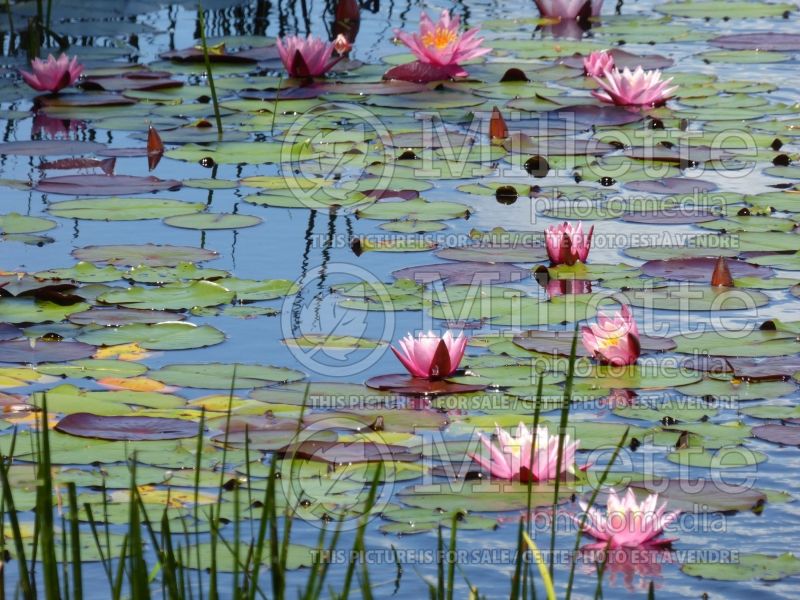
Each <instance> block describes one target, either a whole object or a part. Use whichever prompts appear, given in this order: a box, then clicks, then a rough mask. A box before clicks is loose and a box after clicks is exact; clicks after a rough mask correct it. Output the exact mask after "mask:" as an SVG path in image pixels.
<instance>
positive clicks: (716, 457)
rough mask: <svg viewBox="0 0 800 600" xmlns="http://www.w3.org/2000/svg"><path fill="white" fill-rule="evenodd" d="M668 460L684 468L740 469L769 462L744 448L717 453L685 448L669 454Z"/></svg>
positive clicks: (764, 455) (736, 447)
mask: <svg viewBox="0 0 800 600" xmlns="http://www.w3.org/2000/svg"><path fill="white" fill-rule="evenodd" d="M667 460H668V461H669V462H672V463H676V464H679V465H681V466H682V467H684V468H686V467H701V468H707V469H739V468H744V467H752V466H754V465H757V464H759V463H762V462H764V461H765V460H767V455H766V454H764V453H763V452H757V451H755V450H751V449H750V448H745V447H744V446H734V447H732V448H720V449H719V450H716V451H715V452H709V451H707V450H704V449H703V448H685V449H683V450H679V451H677V452H671V453H669V454H667Z"/></svg>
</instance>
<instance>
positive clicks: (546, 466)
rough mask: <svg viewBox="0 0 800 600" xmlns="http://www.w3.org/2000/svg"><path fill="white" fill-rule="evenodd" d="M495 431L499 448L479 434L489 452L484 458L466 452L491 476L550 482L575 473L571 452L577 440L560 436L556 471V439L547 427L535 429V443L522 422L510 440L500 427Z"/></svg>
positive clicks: (573, 457) (575, 446) (529, 431)
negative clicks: (559, 467)
mask: <svg viewBox="0 0 800 600" xmlns="http://www.w3.org/2000/svg"><path fill="white" fill-rule="evenodd" d="M495 432H496V434H497V441H498V446H499V447H498V446H495V445H494V444H492V442H491V440H489V439H488V438H486V437H485V436H484V435H483V434H481V433H479V434H478V437H479V438H480V440H481V443H482V444H483V447H484V449H485V450H486V451H487V452H488V453H489V456H488V457H485V456H482V455H481V454H475V453H472V452H471V453H469V457H470V458H471V459H472V460H474V461H475V462H476V463H478V464H479V465H480V466H481V467H483V468H484V469H486V470H487V471H489V473H490V474H491V475H492V476H493V477H498V478H500V479H508V480H512V479H515V480H519V481H521V482H528V481H531V480H532V481H551V480H553V479H556V478H557V477H559V476H560V475H561V474H562V473H570V474H572V473H574V472H575V451H576V450H577V449H578V446H579V445H580V441H579V440H575V441H574V442H570V441H569V436H568V435H565V436H564V450H563V453H562V455H561V471H560V472H556V468H557V466H558V464H557V463H558V439H559V436H557V435H553V436H551V435H549V432H548V430H547V427H537V428H536V439H535V440H534V436H533V433H532V432H531V430H529V429H528V428H527V427H526V426H525V424H524V423H520V424H519V425H517V431H516V435H515V436H513V437H512V436H511V435H510V434H509V433H508V432H507V431H506V430H505V429H501V428H500V427H496V429H495Z"/></svg>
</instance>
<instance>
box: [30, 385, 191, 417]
mask: <svg viewBox="0 0 800 600" xmlns="http://www.w3.org/2000/svg"><path fill="white" fill-rule="evenodd" d="M45 397H46V398H47V410H48V411H50V412H53V413H64V414H71V413H79V412H91V413H92V414H95V415H103V416H112V415H126V414H130V413H131V411H132V410H133V407H134V406H140V407H145V408H178V407H180V406H183V405H184V404H185V403H186V401H185V400H184V399H183V398H180V397H179V396H174V395H172V394H161V393H158V392H132V391H128V390H122V391H111V392H96V391H92V390H84V389H81V388H78V387H75V386H74V385H69V384H64V385H60V386H58V387H55V388H52V389H50V390H47V391H46V392H37V393H35V394H33V395H32V396H31V403H32V404H34V405H36V406H39V407H41V406H43V402H44V398H45Z"/></svg>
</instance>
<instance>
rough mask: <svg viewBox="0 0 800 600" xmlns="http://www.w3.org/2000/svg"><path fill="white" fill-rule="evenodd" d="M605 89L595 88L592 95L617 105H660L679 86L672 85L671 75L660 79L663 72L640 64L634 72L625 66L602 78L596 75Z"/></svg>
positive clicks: (607, 73)
mask: <svg viewBox="0 0 800 600" xmlns="http://www.w3.org/2000/svg"><path fill="white" fill-rule="evenodd" d="M594 80H595V81H596V82H597V83H598V84H600V87H601V88H602V89H600V90H595V91H593V92H592V95H593V96H594V97H595V98H597V99H598V100H600V101H601V102H605V103H607V104H616V105H617V106H660V105H661V104H664V103H665V102H666V101H667V100H669V99H670V98H671V97H672V96H673V95H675V92H676V91H677V89H678V86H672V87H670V85H669V84H670V82H671V81H672V77H670V78H669V79H661V71H659V70H655V71H645V70H644V69H642V67H641V66H638V67H636V70H635V71H631V70H630V69H629V68H628V67H625V68H624V69H623V70H622V71H620V70H619V69H611V70H610V71H606V72H605V73H604V74H603V77H602V78H601V77H597V76H595V77H594Z"/></svg>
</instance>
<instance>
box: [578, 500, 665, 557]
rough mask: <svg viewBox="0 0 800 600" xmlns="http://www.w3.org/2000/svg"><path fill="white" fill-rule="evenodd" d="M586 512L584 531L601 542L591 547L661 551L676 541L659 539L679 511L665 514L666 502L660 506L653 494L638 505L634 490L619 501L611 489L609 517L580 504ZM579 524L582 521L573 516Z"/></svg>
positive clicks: (608, 505)
mask: <svg viewBox="0 0 800 600" xmlns="http://www.w3.org/2000/svg"><path fill="white" fill-rule="evenodd" d="M579 504H580V506H581V509H583V511H584V512H585V513H586V522H585V523H584V524H583V532H584V533H587V534H589V535H591V536H592V537H593V538H595V539H596V540H598V543H597V544H591V545H590V546H589V547H594V548H605V547H606V546H608V547H609V548H611V549H616V548H658V547H661V546H666V545H668V544H670V543H671V542H674V541H675V539H676V538H672V539H666V538H661V539H656V538H657V537H658V536H659V535H661V533H662V532H663V531H664V529H665V528H666V527H667V526H669V525H670V524H671V523H672V522H673V521H674V520H675V519H677V518H678V515H679V514H680V513H679V512H677V511H676V512H670V513H665V511H666V508H667V503H666V502H664V503H663V504H662V505H661V506H656V505H657V504H658V494H651V495H649V496H648V497H647V498H645V499H644V500H642V502H641V504H639V503H638V502H636V496H634V494H633V490H632V489H630V488H628V491H627V493H626V494H625V496H624V497H623V498H622V499H621V500H620V498H619V497H618V496H617V493H616V492H615V491H614V490H611V493H610V494H609V495H608V500H607V502H606V514H605V515H604V514H602V513H601V512H600V511H599V510H598V509H596V508H594V507H591V508H590V507H588V506H587V505H586V503H584V502H580V503H579ZM573 519H574V520H575V522H576V523H578V524H580V519H579V518H577V517H573Z"/></svg>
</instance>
